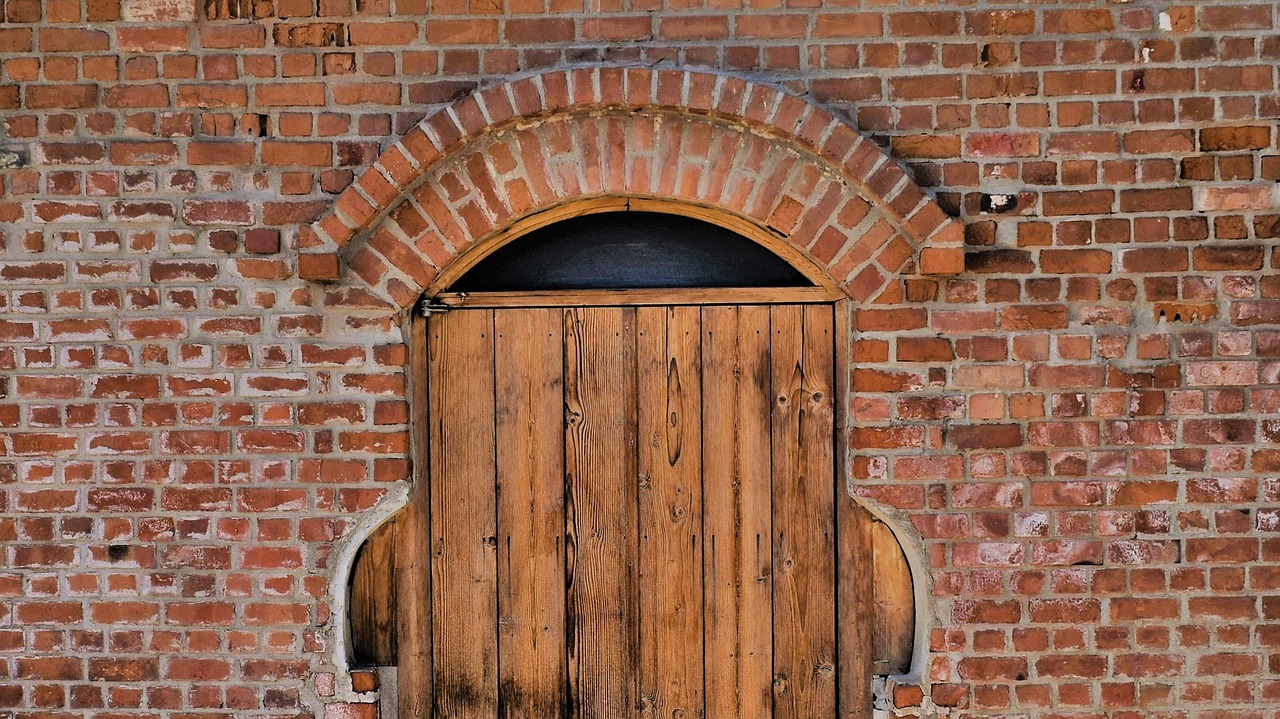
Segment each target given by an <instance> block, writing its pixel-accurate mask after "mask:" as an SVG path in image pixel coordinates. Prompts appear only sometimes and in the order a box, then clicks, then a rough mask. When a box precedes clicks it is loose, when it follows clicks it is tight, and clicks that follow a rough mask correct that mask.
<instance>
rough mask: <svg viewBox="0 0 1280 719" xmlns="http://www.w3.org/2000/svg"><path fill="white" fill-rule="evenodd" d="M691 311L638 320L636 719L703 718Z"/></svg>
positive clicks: (696, 352)
mask: <svg viewBox="0 0 1280 719" xmlns="http://www.w3.org/2000/svg"><path fill="white" fill-rule="evenodd" d="M700 324H701V322H700V317H699V311H698V308H697V307H641V308H639V309H637V310H636V343H637V349H636V356H637V360H638V363H637V375H638V407H637V421H638V422H639V440H640V445H639V452H638V459H639V473H640V483H639V540H640V553H639V560H640V579H639V581H640V594H639V598H640V607H639V620H640V627H639V629H640V676H639V681H640V708H641V712H640V714H641V716H654V717H672V716H676V717H679V716H685V717H696V716H697V715H698V714H699V713H700V712H701V710H702V663H703V662H702V634H703V631H702V430H701V414H702V393H701V386H702V381H701V364H702V362H701V339H702V337H701V335H702V333H701V328H700Z"/></svg>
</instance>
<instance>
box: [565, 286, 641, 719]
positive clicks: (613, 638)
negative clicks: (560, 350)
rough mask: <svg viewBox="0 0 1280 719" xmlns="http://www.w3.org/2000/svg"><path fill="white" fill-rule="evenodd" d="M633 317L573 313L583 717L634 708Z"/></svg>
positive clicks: (572, 586)
mask: <svg viewBox="0 0 1280 719" xmlns="http://www.w3.org/2000/svg"><path fill="white" fill-rule="evenodd" d="M635 340H636V337H635V310H634V309H633V308H620V307H592V308H586V307H584V308H576V309H571V310H566V311H565V313H564V344H565V348H564V349H565V362H564V366H565V376H564V394H565V425H566V429H565V433H564V455H565V504H566V506H565V516H566V538H565V542H566V547H567V570H566V572H567V575H566V587H567V597H566V607H567V609H566V617H565V621H566V626H567V630H568V637H567V643H568V670H569V682H570V691H571V698H570V700H571V702H572V703H573V708H574V714H575V715H576V716H582V717H591V718H592V719H597V718H598V719H612V718H613V717H622V716H630V715H631V714H632V713H633V712H634V707H635V706H636V698H637V697H636V673H637V672H636V670H637V659H638V646H637V643H638V637H637V631H636V629H637V623H636V622H637V611H636V609H637V606H636V605H637V593H636V569H637V563H636V551H637V541H636V341H635Z"/></svg>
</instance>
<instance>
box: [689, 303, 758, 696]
mask: <svg viewBox="0 0 1280 719" xmlns="http://www.w3.org/2000/svg"><path fill="white" fill-rule="evenodd" d="M702 318H703V321H702V392H703V409H702V436H703V439H702V445H703V452H704V454H703V468H704V474H703V487H704V490H703V491H704V500H703V508H704V509H703V518H702V522H703V533H704V535H705V540H704V542H703V569H704V572H705V575H704V579H703V582H704V586H705V591H706V608H705V617H706V619H705V622H706V639H705V646H706V716H707V719H729V718H733V719H759V718H761V717H768V716H771V715H772V713H773V632H772V628H773V542H772V534H773V530H772V525H771V522H770V517H771V507H770V493H771V488H770V460H769V433H770V400H769V397H770V382H769V369H770V367H769V308H768V307H761V306H743V307H705V308H703V310H702Z"/></svg>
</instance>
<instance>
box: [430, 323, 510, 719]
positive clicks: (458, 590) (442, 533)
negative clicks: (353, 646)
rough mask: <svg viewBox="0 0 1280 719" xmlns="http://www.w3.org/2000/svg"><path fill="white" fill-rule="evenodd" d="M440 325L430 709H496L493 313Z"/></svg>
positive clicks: (458, 712) (434, 416) (433, 388)
mask: <svg viewBox="0 0 1280 719" xmlns="http://www.w3.org/2000/svg"><path fill="white" fill-rule="evenodd" d="M432 320H433V322H432V324H433V325H438V326H439V331H438V332H433V333H432V337H431V340H432V341H431V345H430V349H431V352H432V354H433V355H434V356H435V357H441V358H445V357H447V358H448V360H447V361H433V362H432V363H431V369H432V372H431V376H430V378H429V382H428V387H429V393H430V397H431V399H430V407H431V416H430V420H429V421H430V423H431V441H430V452H431V464H430V471H429V482H430V491H431V550H432V551H431V581H432V603H431V606H432V622H431V626H432V632H433V637H432V653H433V658H432V670H433V684H434V685H435V695H434V707H433V714H434V715H435V716H437V717H445V718H447V719H469V718H471V717H477V718H479V717H493V716H495V715H496V713H497V710H498V621H497V620H498V607H497V584H498V581H497V580H498V577H497V573H498V572H497V570H498V562H497V544H498V542H497V532H498V529H497V526H496V522H497V506H496V496H495V494H496V493H495V491H494V487H495V485H494V480H495V474H496V467H495V464H494V401H493V398H494V377H493V356H494V355H493V312H492V311H489V310H480V311H475V312H457V313H449V314H445V315H437V316H434V317H432Z"/></svg>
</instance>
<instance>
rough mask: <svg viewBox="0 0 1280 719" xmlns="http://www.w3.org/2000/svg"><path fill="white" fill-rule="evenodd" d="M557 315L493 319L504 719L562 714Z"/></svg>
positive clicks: (516, 313) (514, 313) (524, 313)
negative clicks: (505, 718)
mask: <svg viewBox="0 0 1280 719" xmlns="http://www.w3.org/2000/svg"><path fill="white" fill-rule="evenodd" d="M561 324H562V320H561V312H560V310H555V309H530V310H511V311H507V312H498V313H495V319H494V330H495V333H494V334H495V336H494V374H495V402H496V404H497V412H496V424H497V431H496V443H497V483H498V670H499V688H500V692H499V696H498V706H499V715H500V716H502V717H556V716H558V715H559V712H560V708H561V707H562V706H564V704H565V700H566V698H567V697H566V691H567V688H568V678H567V675H566V666H565V618H564V611H565V606H564V568H565V556H564V462H563V456H564V452H563V443H564V439H563V436H562V433H561V431H560V428H561V426H562V424H561V423H562V418H563V411H564V386H563V362H562V358H563V343H562V326H561Z"/></svg>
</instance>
